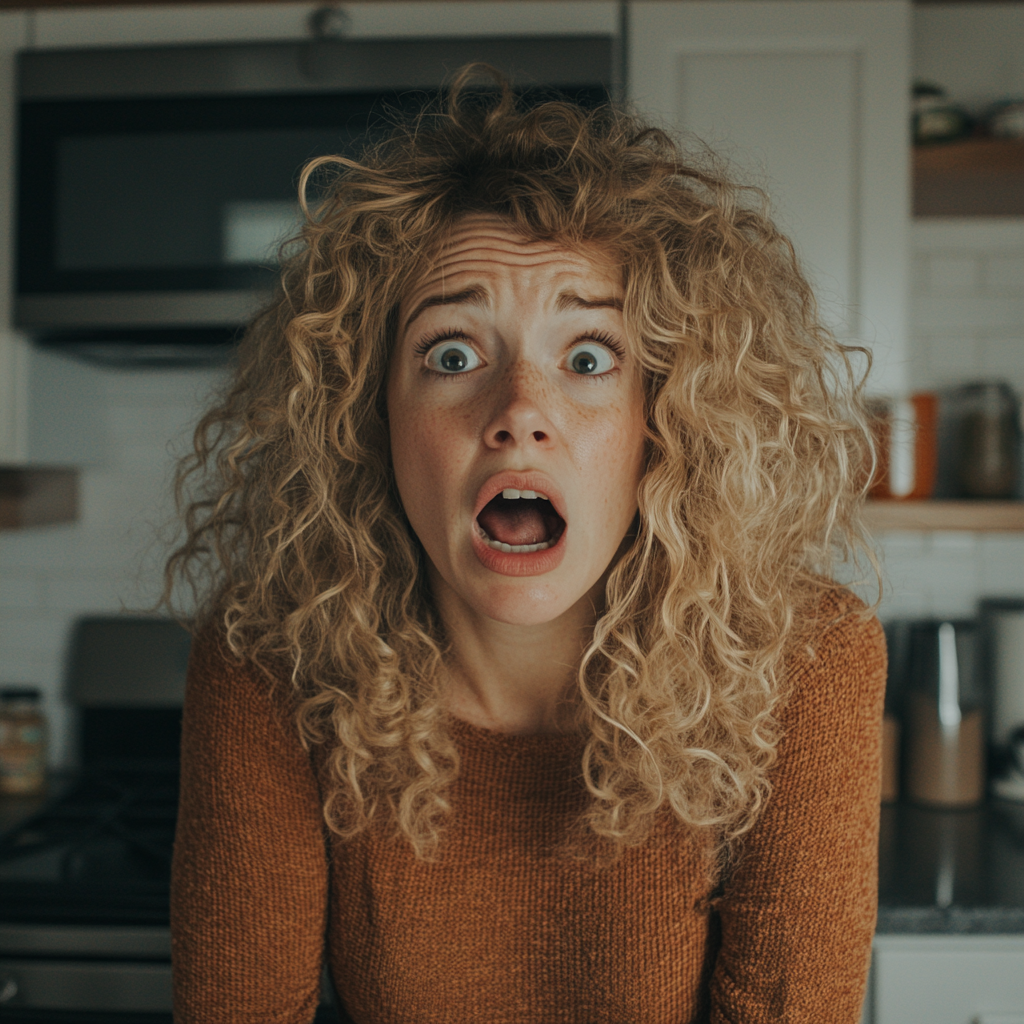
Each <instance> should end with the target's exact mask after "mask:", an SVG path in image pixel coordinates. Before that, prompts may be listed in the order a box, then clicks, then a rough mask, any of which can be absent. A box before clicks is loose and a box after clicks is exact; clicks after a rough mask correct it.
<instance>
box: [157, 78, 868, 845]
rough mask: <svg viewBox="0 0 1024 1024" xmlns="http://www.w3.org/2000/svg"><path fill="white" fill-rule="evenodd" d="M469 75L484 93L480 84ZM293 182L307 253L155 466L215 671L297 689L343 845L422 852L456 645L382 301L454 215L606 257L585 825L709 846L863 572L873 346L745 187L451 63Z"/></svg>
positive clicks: (581, 683)
mask: <svg viewBox="0 0 1024 1024" xmlns="http://www.w3.org/2000/svg"><path fill="white" fill-rule="evenodd" d="M482 70H483V72H484V73H486V74H488V75H492V78H493V79H494V80H495V85H496V87H494V86H491V87H488V88H486V89H481V88H478V87H475V86H474V85H473V82H474V81H475V80H477V79H478V78H479V77H480V74H481V71H482ZM325 168H328V169H333V176H332V179H331V182H330V186H329V188H328V189H327V191H326V193H325V194H324V195H323V198H322V199H321V200H320V201H319V202H318V203H317V204H316V206H315V208H313V207H310V206H309V205H308V204H307V203H306V200H305V198H304V195H305V190H306V187H307V183H308V181H309V179H310V175H311V174H313V173H319V174H322V173H323V171H324V169H325ZM301 191H302V194H303V208H304V210H305V211H306V214H307V220H306V224H305V227H304V228H303V231H302V236H301V242H300V251H298V252H297V253H296V254H294V255H292V256H291V257H290V258H288V259H287V260H286V261H285V262H284V266H283V272H282V278H281V286H280V289H279V292H278V294H277V297H276V298H275V300H274V301H273V303H272V304H271V305H270V306H269V307H268V308H267V309H266V310H265V311H264V312H262V313H261V314H260V315H259V316H258V317H257V318H256V319H255V321H254V322H253V323H252V325H251V326H250V328H249V330H248V332H247V334H246V336H245V338H244V340H243V341H242V344H241V347H240V349H239V353H238V365H237V371H236V373H235V375H234V379H233V381H232V383H231V384H230V386H229V388H228V389H227V390H226V391H225V393H224V395H223V397H222V399H221V401H220V403H219V404H218V405H217V406H216V408H214V409H212V411H210V412H208V413H207V414H206V416H205V417H204V418H203V420H202V421H201V422H200V424H199V426H198V428H197V430H196V434H195V444H194V452H193V453H192V454H191V455H190V456H189V457H188V458H187V459H185V460H183V462H182V464H181V466H180V467H179V472H178V497H179V502H180V503H181V504H182V506H183V509H184V518H185V526H186V530H187V534H186V537H185V540H184V542H183V543H182V545H181V546H180V547H179V548H178V549H177V550H176V551H175V552H174V553H173V554H172V556H171V557H170V559H169V561H168V565H167V588H168V589H167V593H168V594H170V593H171V591H172V589H173V588H174V586H175V585H176V582H177V581H178V580H179V578H180V577H183V578H184V579H185V580H186V581H187V582H188V583H189V584H191V586H192V587H193V589H194V591H195V593H196V594H197V596H198V599H199V606H200V609H201V613H200V621H203V622H206V623H207V624H209V625H211V626H213V627H215V628H216V629H217V630H218V631H219V632H220V634H221V635H222V637H223V639H224V642H225V643H226V644H227V646H228V647H229V648H230V650H231V651H233V652H234V653H235V655H236V656H238V657H241V658H244V659H248V660H250V661H252V662H254V663H256V664H258V665H263V666H264V667H268V666H269V668H268V671H271V672H273V673H276V674H277V675H278V677H281V676H282V675H283V676H284V677H285V678H288V677H290V679H291V683H292V685H293V686H294V688H295V691H296V694H297V698H296V701H297V704H296V706H297V726H298V729H299V731H300V734H301V736H302V737H303V740H304V742H305V743H306V744H307V746H314V745H320V746H321V747H322V752H323V753H324V765H325V767H326V771H327V778H328V780H329V784H328V786H327V788H326V796H325V807H324V812H325V816H326V820H327V822H328V823H329V825H330V828H331V829H332V830H333V831H334V832H335V833H337V834H338V835H340V836H342V837H351V836H354V835H356V834H357V833H359V832H360V831H362V830H364V829H365V828H367V827H368V826H369V825H370V824H371V822H374V821H377V822H384V823H389V824H390V826H391V827H393V828H395V829H396V830H398V831H400V832H401V833H402V834H404V835H405V837H406V838H407V839H408V841H409V842H410V843H411V845H412V847H413V849H414V851H415V852H416V854H417V856H420V857H426V858H429V857H431V856H433V855H435V852H436V849H437V844H438V841H439V839H440V837H441V835H442V834H443V824H444V819H445V816H446V815H447V814H448V812H449V810H450V807H449V802H448V797H447V794H448V791H449V787H450V785H451V783H452V782H453V780H454V779H455V778H456V776H457V773H458V754H457V751H456V748H455V745H454V743H453V742H452V739H451V737H450V735H449V730H448V725H447V722H448V719H447V712H446V710H445V706H444V687H445V680H446V678H447V677H446V669H445V659H446V654H447V649H448V641H447V640H446V637H445V634H444V628H443V624H442V623H441V622H440V621H439V620H438V617H437V615H436V613H435V611H434V609H433V608H432V604H431V597H430V593H429V591H428V586H427V584H426V582H425V580H426V573H425V565H424V563H425V558H426V556H425V554H424V552H423V549H422V547H421V546H420V544H419V541H418V540H417V538H416V536H415V535H414V534H413V532H412V530H411V529H410V527H409V524H408V522H407V520H406V518H405V515H404V513H403V509H402V505H401V502H400V500H399V497H398V492H397V489H396V486H395V481H394V476H393V472H392V467H391V462H390V454H389V435H388V422H387V414H386V405H385V399H384V392H385V377H386V373H387V368H388V361H389V356H390V351H391V347H392V344H393V342H394V340H395V334H396V310H397V308H398V305H399V302H400V301H401V299H402V298H403V296H405V295H406V294H407V292H408V290H409V288H410V286H411V284H412V283H413V281H414V280H415V279H416V278H417V276H418V275H419V274H421V273H422V271H423V268H424V266H426V265H428V264H429V261H430V259H431V258H432V257H433V256H435V255H436V254H437V253H438V252H439V250H440V249H441V247H443V245H444V242H445V240H446V238H448V237H450V235H451V232H452V230H453V228H454V226H455V225H456V223H457V222H458V221H459V219H460V218H461V217H463V216H464V215H466V214H468V213H487V214H492V215H493V214H497V215H499V216H501V217H502V218H505V220H506V221H507V222H508V223H509V224H510V225H512V226H514V227H515V228H516V229H517V230H518V231H519V232H521V233H522V234H523V235H524V236H525V237H527V238H530V239H544V240H558V241H559V242H561V243H564V244H566V245H568V246H571V247H578V248H580V249H581V250H583V249H587V250H589V251H591V252H593V251H594V248H595V247H597V248H599V249H600V250H602V251H603V252H604V253H607V254H609V255H610V256H611V257H612V258H613V259H615V260H617V262H618V263H619V264H620V265H621V267H622V272H623V277H624V288H625V292H624V295H625V298H624V321H625V325H626V330H627V333H628V336H629V343H630V345H631V346H632V348H633V349H634V351H635V352H636V353H637V356H638V358H639V360H640V363H641V365H642V367H643V374H644V387H645V409H646V422H647V456H646V472H645V475H644V477H643V480H642V483H641V486H640V493H639V513H638V516H637V522H636V526H635V538H634V539H633V540H632V542H631V544H630V546H629V548H628V550H627V551H626V552H625V554H624V555H623V556H622V557H621V559H620V560H619V562H618V564H617V565H616V566H615V567H614V570H613V571H612V572H611V574H610V577H609V579H608V583H607V588H606V602H605V607H604V609H603V613H602V614H601V615H600V618H599V620H598V622H597V624H596V627H595V629H594V634H593V638H592V640H591V641H590V643H589V645H588V646H587V648H586V651H585V653H584V656H583V658H582V662H581V664H580V666H579V672H578V691H577V697H578V700H577V701H576V703H577V705H578V709H577V710H578V722H579V729H580V732H581V734H582V737H583V739H584V741H585V747H584V753H583V758H582V765H581V768H582V774H583V778H584V780H585V784H586V788H587V790H588V791H589V798H588V799H587V801H586V805H585V807H584V810H583V812H582V817H581V820H580V823H579V826H580V829H579V831H580V834H581V835H582V834H585V835H586V836H588V837H589V838H590V839H591V840H595V839H596V841H597V845H598V847H600V848H602V849H603V850H604V851H605V854H604V855H603V856H611V857H612V858H614V856H615V855H617V853H618V852H620V851H621V850H622V849H623V848H625V847H626V846H630V845H634V844H637V843H640V842H642V841H643V840H644V839H645V838H646V837H647V836H648V835H649V834H650V831H651V828H652V826H653V822H654V818H655V814H656V812H658V811H659V809H660V808H663V807H668V808H670V809H671V812H672V813H674V815H675V816H676V818H677V819H678V820H679V821H680V822H682V823H683V825H684V826H687V827H689V828H691V829H693V830H700V834H701V835H702V836H704V837H709V836H710V837H713V842H712V843H711V847H712V848H713V849H714V850H715V851H716V852H717V853H718V854H719V855H723V854H724V855H727V854H728V852H729V851H730V850H731V849H732V848H733V845H734V844H735V841H736V840H737V838H738V837H740V836H741V835H742V834H743V833H744V832H745V831H746V830H747V829H749V828H750V826H751V825H752V823H753V822H754V820H755V819H756V817H757V815H758V813H759V811H760V809H761V808H762V806H763V805H764V802H765V799H766V797H767V795H768V792H769V788H770V786H769V779H768V769H769V767H770V766H771V764H772V761H773V758H774V756H775V747H776V744H777V740H778V727H777V724H776V720H775V718H774V715H773V712H774V711H775V710H776V709H777V706H778V703H779V701H780V700H782V699H783V698H784V696H785V692H786V686H785V682H786V678H785V677H786V673H785V656H786V652H787V642H788V640H789V638H790V637H791V635H792V633H793V629H794V625H795V623H796V622H797V621H798V619H799V616H800V613H801V609H803V608H804V607H805V606H806V605H807V604H808V602H809V600H810V599H811V597H812V596H813V595H815V594H818V595H820V593H821V588H822V586H823V585H826V586H827V585H829V584H827V582H824V581H827V580H830V579H831V576H832V567H833V565H834V564H835V559H836V558H837V557H842V558H844V559H845V558H849V557H851V556H852V557H856V554H857V552H858V551H860V552H862V553H865V554H867V556H868V559H869V560H870V561H871V563H872V564H873V565H875V564H876V563H875V562H874V556H873V554H872V552H871V550H870V547H869V545H868V543H867V540H866V537H865V535H864V533H863V529H862V526H861V524H860V521H859V518H858V515H859V512H858V509H859V504H860V499H861V498H862V497H863V494H864V491H865V486H866V483H867V480H868V477H869V475H870V471H871V467H872V465H873V461H872V460H873V455H872V449H871V443H870V435H869V432H868V429H867V421H866V418H865V412H864V408H863V401H862V395H861V389H862V387H863V379H861V380H859V381H858V380H857V379H856V374H855V372H854V369H853V365H852V360H851V354H852V353H853V352H860V353H863V354H864V355H866V356H867V353H865V352H864V350H863V349H859V348H855V347H851V346H845V345H842V344H839V343H838V342H837V341H836V340H835V339H834V337H833V336H832V335H831V334H830V332H829V331H828V330H827V329H826V328H825V327H824V326H823V325H822V323H821V321H820V319H819V316H818V312H817V309H816V306H815V302H814V298H813V296H812V294H811V290H810V288H809V286H808V284H807V281H806V280H805V278H804V276H803V275H802V273H801V270H800V267H799V264H798V261H797V259H796V256H795V254H794V251H793V247H792V245H791V244H790V242H789V241H788V239H786V238H785V237H784V236H783V235H782V234H781V233H780V232H779V231H778V229H777V228H776V227H775V226H774V224H773V223H772V222H771V220H770V219H769V218H768V216H767V215H766V213H765V212H764V203H763V196H762V194H761V193H760V192H758V191H757V190H756V189H743V188H739V187H737V186H736V185H735V184H733V183H732V182H731V181H730V180H729V178H728V176H727V175H726V174H725V173H723V172H722V171H721V170H720V169H719V167H718V165H717V163H716V162H715V161H714V159H713V158H712V157H711V156H710V154H708V153H706V152H703V151H701V152H698V153H697V154H696V155H693V154H689V155H688V154H687V153H685V152H684V151H683V149H682V148H681V147H680V146H679V145H678V144H677V143H675V142H674V141H673V140H672V139H671V138H670V137H669V136H668V135H666V134H665V133H664V132H663V131H660V130H656V129H654V128H652V127H649V126H648V125H646V124H644V123H643V122H642V121H641V120H640V119H639V118H637V117H635V116H633V115H631V114H629V113H626V112H624V111H622V110H619V109H616V108H614V107H612V106H602V107H600V108H598V109H593V110H589V111H587V110H584V109H582V108H580V107H579V106H576V105H574V104H572V103H568V102H555V101H551V102H544V103H542V104H540V105H537V106H533V107H529V106H528V105H526V104H525V103H523V102H522V100H521V99H519V98H517V96H516V94H515V93H514V92H513V91H512V89H511V88H510V87H509V85H508V83H507V82H505V81H504V80H503V79H501V78H500V76H497V75H496V73H494V74H492V73H491V72H490V70H489V69H481V68H479V67H470V68H467V69H464V70H463V71H462V72H461V73H460V74H459V75H458V76H457V77H456V78H455V80H454V81H453V83H452V87H451V88H450V90H449V91H448V93H447V97H446V98H445V99H442V100H437V101H435V102H433V103H432V104H430V105H428V106H427V107H426V108H425V109H424V110H423V111H422V112H421V113H420V114H419V115H418V116H416V117H415V118H412V119H396V120H395V123H393V124H392V125H391V126H390V127H389V130H388V131H387V133H386V137H384V138H382V139H381V140H380V141H378V142H376V143H375V144H374V145H372V146H370V147H369V148H367V150H366V152H365V153H364V154H363V156H362V158H361V159H360V160H359V161H355V160H350V159H346V158H343V157H331V158H321V159H319V160H315V161H313V162H312V163H311V164H310V165H309V166H308V167H307V168H306V169H305V172H304V174H303V176H302V184H301ZM867 358H868V363H869V365H870V356H867ZM876 569H877V566H876ZM609 851H610V853H609ZM721 859H722V858H721V857H719V861H721Z"/></svg>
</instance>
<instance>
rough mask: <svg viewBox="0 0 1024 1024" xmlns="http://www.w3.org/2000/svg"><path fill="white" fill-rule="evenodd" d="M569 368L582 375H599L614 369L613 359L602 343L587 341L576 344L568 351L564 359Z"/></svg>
mask: <svg viewBox="0 0 1024 1024" xmlns="http://www.w3.org/2000/svg"><path fill="white" fill-rule="evenodd" d="M566 362H567V363H568V365H569V369H570V370H572V372H573V373H578V374H580V376H583V377H599V376H601V374H602V373H607V372H608V371H609V370H613V369H615V359H614V358H613V357H612V354H611V352H609V351H608V349H606V348H605V347H604V345H595V344H594V342H588V343H587V344H586V345H577V346H576V347H575V348H573V349H572V350H571V351H570V352H569V357H568V359H567V360H566Z"/></svg>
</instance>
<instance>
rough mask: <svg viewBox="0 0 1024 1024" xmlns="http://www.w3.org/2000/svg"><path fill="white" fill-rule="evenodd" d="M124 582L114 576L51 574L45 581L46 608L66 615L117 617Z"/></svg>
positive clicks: (107, 574) (110, 574)
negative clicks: (110, 615)
mask: <svg viewBox="0 0 1024 1024" xmlns="http://www.w3.org/2000/svg"><path fill="white" fill-rule="evenodd" d="M122 589H124V580H123V579H122V577H121V576H119V575H117V574H114V573H104V574H87V575H72V574H68V573H64V574H59V575H58V574H51V575H49V576H48V577H47V578H46V580H45V593H46V608H47V609H48V610H50V611H59V612H63V613H65V614H68V615H74V616H78V615H88V614H91V613H97V614H100V613H103V614H106V613H119V612H120V611H121V607H122V600H121V597H120V593H119V592H120V591H121V590H122Z"/></svg>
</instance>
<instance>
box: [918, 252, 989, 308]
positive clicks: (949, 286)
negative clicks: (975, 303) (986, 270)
mask: <svg viewBox="0 0 1024 1024" xmlns="http://www.w3.org/2000/svg"><path fill="white" fill-rule="evenodd" d="M980 278H981V261H980V260H979V259H978V258H977V257H976V256H973V255H966V256H952V255H935V256H932V257H931V258H930V259H929V260H928V290H927V293H925V294H927V299H924V300H923V301H925V302H927V301H929V300H930V299H931V298H932V297H936V296H937V297H942V296H948V295H972V296H973V295H974V294H975V292H977V291H978V285H979V283H980Z"/></svg>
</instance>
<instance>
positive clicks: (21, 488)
mask: <svg viewBox="0 0 1024 1024" xmlns="http://www.w3.org/2000/svg"><path fill="white" fill-rule="evenodd" d="M77 518H78V470H76V469H20V468H18V469H3V468H0V530H17V529H20V528H21V527H25V526H48V525H50V524H51V523H71V522H74V521H75V520H76V519H77Z"/></svg>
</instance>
